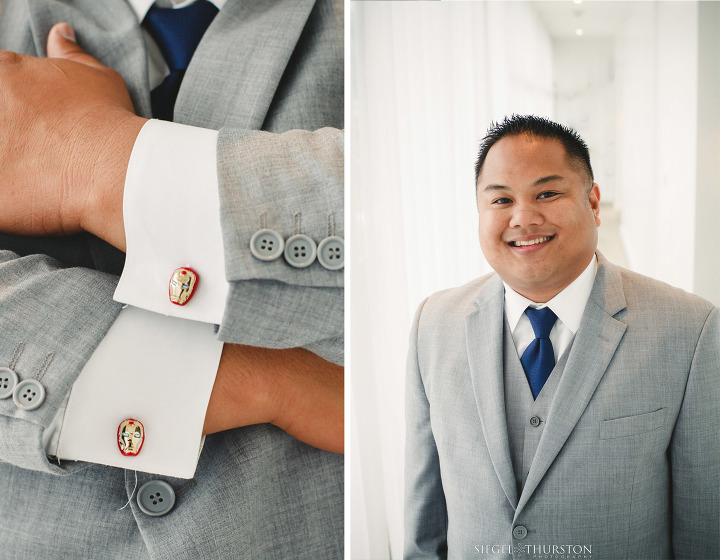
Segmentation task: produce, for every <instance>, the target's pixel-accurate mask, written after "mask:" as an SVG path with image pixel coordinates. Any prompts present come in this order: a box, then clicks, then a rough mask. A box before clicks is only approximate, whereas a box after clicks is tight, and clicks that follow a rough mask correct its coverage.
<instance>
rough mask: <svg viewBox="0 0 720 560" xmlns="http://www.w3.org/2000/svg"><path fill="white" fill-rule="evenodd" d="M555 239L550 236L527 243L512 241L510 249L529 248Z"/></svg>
mask: <svg viewBox="0 0 720 560" xmlns="http://www.w3.org/2000/svg"><path fill="white" fill-rule="evenodd" d="M554 237H555V236H554V235H549V236H545V237H536V238H535V239H528V240H526V241H510V242H509V243H508V245H510V247H529V246H531V245H537V244H538V243H546V242H548V241H550V240H551V239H553V238H554Z"/></svg>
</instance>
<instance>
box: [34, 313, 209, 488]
mask: <svg viewBox="0 0 720 560" xmlns="http://www.w3.org/2000/svg"><path fill="white" fill-rule="evenodd" d="M222 348H223V343H222V342H221V341H218V340H217V339H216V338H215V334H214V329H213V327H212V326H210V325H208V324H206V323H201V322H196V321H187V320H180V319H176V318H173V317H165V316H162V315H159V314H156V313H150V312H148V311H144V310H142V309H137V308H133V307H127V308H125V309H123V310H122V312H121V313H120V315H119V316H118V318H117V320H116V321H115V323H114V324H113V326H112V327H111V328H110V330H109V331H108V333H107V335H106V336H105V338H104V339H103V341H102V342H101V343H100V345H99V346H98V348H97V349H96V350H95V352H94V354H93V355H92V357H91V358H90V360H89V361H88V363H87V364H86V366H85V368H84V369H83V371H82V372H81V373H80V376H79V377H78V379H77V380H76V381H75V384H74V385H73V388H72V391H71V393H70V398H69V400H68V402H67V407H66V408H64V409H63V408H61V409H60V410H59V411H58V413H57V415H56V418H55V421H54V422H53V424H52V425H51V426H50V428H48V429H47V430H46V434H45V437H44V441H43V443H44V444H45V450H46V453H47V454H48V455H54V456H56V457H57V458H58V459H60V460H73V461H89V462H92V463H99V464H104V465H110V466H113V467H120V468H125V469H133V470H138V471H143V472H148V473H154V474H160V475H165V476H173V477H178V478H192V477H193V475H194V473H195V469H196V467H197V460H198V457H199V454H200V450H201V445H202V428H203V425H204V422H205V414H206V412H207V406H208V402H209V400H210V393H211V392H212V387H213V384H214V382H215V374H216V373H217V368H218V364H219V363H220V355H221V353H222ZM129 418H134V419H135V420H139V421H140V422H142V424H143V426H144V427H145V441H144V443H143V447H142V449H141V450H140V453H139V454H138V455H136V456H124V455H122V454H121V453H120V450H119V449H118V442H117V430H118V426H119V425H120V423H121V422H122V421H123V420H127V419H129Z"/></svg>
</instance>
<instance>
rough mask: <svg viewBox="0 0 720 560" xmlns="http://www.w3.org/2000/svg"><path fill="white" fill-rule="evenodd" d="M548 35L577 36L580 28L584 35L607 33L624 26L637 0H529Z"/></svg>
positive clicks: (607, 34)
mask: <svg viewBox="0 0 720 560" xmlns="http://www.w3.org/2000/svg"><path fill="white" fill-rule="evenodd" d="M531 4H532V6H533V7H534V9H535V11H536V12H537V14H538V15H539V16H540V20H541V21H542V22H543V24H544V25H545V27H546V29H547V30H548V33H550V36H551V37H553V38H557V39H566V38H569V37H576V34H575V30H576V29H582V30H583V37H610V36H612V35H613V34H615V33H616V32H617V31H619V30H620V29H621V28H622V27H623V25H622V24H623V23H624V22H625V21H626V20H627V18H628V16H629V15H630V13H631V12H632V10H633V4H636V2H627V1H625V2H618V1H610V2H608V1H602V0H583V1H582V2H581V3H580V4H576V3H575V2H573V0H560V1H555V2H532V3H531Z"/></svg>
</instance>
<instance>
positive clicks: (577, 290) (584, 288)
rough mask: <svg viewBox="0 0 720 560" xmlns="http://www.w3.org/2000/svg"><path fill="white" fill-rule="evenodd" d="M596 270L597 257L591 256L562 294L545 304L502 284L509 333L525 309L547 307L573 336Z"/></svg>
mask: <svg viewBox="0 0 720 560" xmlns="http://www.w3.org/2000/svg"><path fill="white" fill-rule="evenodd" d="M596 270H597V257H596V256H595V255H593V258H592V260H591V261H590V264H589V265H587V267H586V268H585V270H584V271H583V272H582V273H581V274H580V276H578V277H577V278H575V280H573V281H572V282H571V283H570V285H569V286H567V287H566V288H565V289H564V290H563V291H562V292H560V293H559V294H557V295H556V296H555V297H554V298H552V299H551V300H550V301H548V302H547V303H540V304H538V303H535V302H533V301H530V300H529V299H527V298H526V297H524V296H521V295H520V294H518V293H517V292H516V291H515V290H513V289H512V288H511V287H510V286H508V285H507V284H505V282H503V285H504V286H505V317H507V320H508V325H509V326H510V331H511V332H514V331H515V327H517V324H518V321H520V318H521V317H522V315H523V313H525V309H527V308H528V306H530V307H534V308H536V309H541V308H543V307H549V308H550V309H552V311H553V313H555V315H557V318H558V319H560V320H561V321H562V323H563V325H565V326H566V327H567V328H568V329H570V330H571V331H572V333H573V334H575V333H576V332H577V330H578V328H579V327H580V320H581V319H582V315H583V311H585V305H586V304H587V300H588V298H589V297H590V292H591V291H592V287H593V284H594V283H595V272H596Z"/></svg>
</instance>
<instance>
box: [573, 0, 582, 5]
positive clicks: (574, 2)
mask: <svg viewBox="0 0 720 560" xmlns="http://www.w3.org/2000/svg"><path fill="white" fill-rule="evenodd" d="M573 4H582V0H573Z"/></svg>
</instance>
